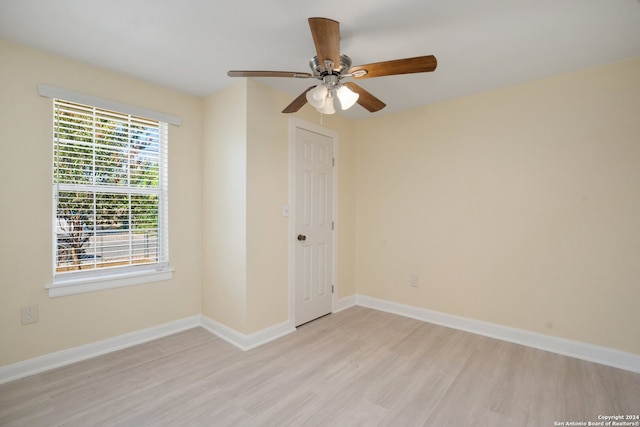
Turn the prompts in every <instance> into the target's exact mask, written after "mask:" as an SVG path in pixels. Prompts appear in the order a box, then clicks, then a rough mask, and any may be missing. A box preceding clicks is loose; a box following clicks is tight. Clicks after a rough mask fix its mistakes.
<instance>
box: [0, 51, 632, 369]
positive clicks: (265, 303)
mask: <svg viewBox="0 0 640 427" xmlns="http://www.w3.org/2000/svg"><path fill="white" fill-rule="evenodd" d="M0 58H1V59H2V64H3V66H2V67H0V85H1V87H0V94H1V95H0V96H1V99H0V178H1V179H0V182H1V184H0V185H1V186H2V187H1V188H2V193H1V196H2V200H3V201H5V202H3V209H2V211H0V212H1V213H0V224H1V227H2V229H1V230H2V237H1V245H0V251H1V253H0V268H1V269H2V271H3V272H4V275H3V279H2V285H1V287H0V365H5V364H10V363H14V362H17V361H21V360H26V359H29V358H32V357H35V356H39V355H43V354H47V353H51V352H55V351H58V350H62V349H65V348H70V347H75V346H80V345H83V344H88V343H91V342H95V341H98V340H101V339H105V338H110V337H114V336H118V335H122V334H124V333H127V332H132V331H136V330H140V329H144V328H147V327H151V326H156V325H159V324H162V323H165V322H170V321H172V320H178V319H182V318H185V317H188V316H191V315H195V314H199V313H203V314H204V315H205V316H208V317H210V318H212V319H214V320H216V321H218V322H220V323H222V324H224V325H226V326H228V327H230V328H232V329H234V330H236V331H238V332H240V333H243V334H250V333H252V332H256V331H259V330H261V329H264V328H267V327H269V326H273V325H275V324H278V323H281V322H283V321H285V320H287V313H288V312H287V309H288V301H287V298H288V292H287V289H288V275H287V271H288V270H287V269H288V266H287V260H288V256H287V253H288V244H289V242H288V232H287V231H288V226H287V221H288V220H287V219H286V218H284V217H282V213H281V209H282V205H284V204H287V203H288V126H289V122H288V120H289V116H287V115H283V114H280V113H279V111H281V110H282V108H284V106H286V105H287V104H288V103H289V102H290V100H291V97H290V96H289V95H285V94H282V93H279V92H276V91H274V90H272V89H269V88H267V87H265V86H263V85H261V84H260V83H258V82H255V81H247V80H244V79H242V80H238V81H237V82H234V84H233V85H231V86H230V87H228V88H227V89H224V90H222V91H220V92H218V93H215V94H213V95H211V96H209V97H207V98H206V99H204V100H200V99H197V98H193V97H190V96H187V95H183V94H180V93H176V92H175V91H172V90H169V89H166V88H162V87H158V86H155V85H152V84H149V83H145V82H141V81H138V80H135V79H131V78H128V77H126V76H122V75H118V74H114V73H110V72H108V71H104V70H99V69H96V68H92V67H89V66H86V65H83V64H80V63H77V62H74V61H70V60H67V59H64V58H61V57H57V56H53V55H49V54H44V53H41V52H39V51H36V50H31V49H28V48H24V47H20V46H18V45H14V44H11V43H8V42H4V41H0ZM638 76H640V60H632V61H627V62H623V63H620V64H614V65H610V66H607V67H600V68H596V69H591V70H586V71H584V72H580V73H575V74H571V75H566V76H560V77H556V78H552V79H547V80H544V81H539V82H534V83H531V84H527V85H521V86H517V87H512V88H508V89H504V90H500V91H495V92H491V93H485V94H480V95H476V96H472V97H468V98H463V99H459V100H455V101H451V102H447V103H442V104H438V105H434V106H430V107H424V108H421V109H416V110H412V111H407V112H403V113H398V114H394V115H390V116H383V117H380V118H374V119H369V120H364V121H360V122H352V121H350V120H348V119H346V118H344V117H341V116H340V115H335V116H325V117H323V118H322V119H321V116H320V115H319V114H318V113H317V112H315V111H314V110H313V109H312V108H310V107H308V106H307V107H304V108H303V109H302V110H301V111H300V112H298V113H296V114H295V116H296V117H298V118H301V119H304V120H307V121H309V122H312V123H315V124H318V125H322V126H325V127H327V128H329V129H332V130H335V131H337V132H338V135H339V144H338V155H337V160H338V163H337V174H338V180H337V190H338V194H337V202H338V203H337V218H336V220H337V238H338V245H337V259H338V265H337V283H336V285H337V290H338V298H345V297H348V296H352V295H354V294H356V293H359V294H363V295H369V296H373V297H377V298H383V299H387V300H390V301H396V302H401V303H406V304H411V305H416V306H419V307H423V308H428V309H433V310H438V311H442V312H445V313H450V314H455V315H461V316H465V317H470V318H473V319H479V320H486V321H490V322H495V323H498V324H501V325H506V326H513V327H516V328H522V329H526V330H531V331H536V332H541V333H545V334H550V335H555V336H559V337H563V338H569V339H574V340H578V341H583V342H587V343H593V344H599V345H603V346H607V347H612V348H618V349H621V350H625V351H629V352H633V353H636V354H640V342H639V341H640V339H639V338H638V334H637V333H636V330H635V329H636V326H637V317H635V313H637V307H636V305H637V301H638V300H639V299H640V298H639V297H640V290H639V288H638V286H636V285H637V283H638V282H640V271H639V269H640V267H639V266H640V263H639V262H638V260H639V259H640V244H639V243H638V242H640V227H639V226H638V224H639V223H640V222H639V221H638V218H640V172H639V171H640V167H639V165H640V144H639V143H638V138H637V135H638V134H640V128H639V125H638V124H637V122H638V120H637V113H638V111H640V81H639V77H638ZM38 83H45V84H49V85H53V86H59V87H62V88H65V89H69V90H72V91H77V92H83V93H86V94H88V95H93V96H99V97H104V98H109V99H114V100H116V101H119V102H123V103H128V104H132V105H139V106H142V107H146V108H149V109H153V110H158V111H163V112H167V113H170V114H175V115H178V116H181V117H182V119H183V125H182V126H179V127H175V126H172V127H171V128H170V139H171V147H170V183H169V184H170V229H171V235H170V239H171V243H170V245H171V247H170V252H171V265H172V266H173V267H174V268H175V270H176V271H175V275H174V279H173V280H171V281H168V282H160V283H154V284H147V285H139V286H132V287H127V288H120V289H114V290H107V291H101V292H94V293H88V294H81V295H74V296H68V297H60V298H55V299H50V298H49V297H48V295H47V292H46V290H45V288H44V286H45V284H47V283H48V282H49V281H50V280H51V268H52V266H51V255H50V251H51V238H50V231H51V220H50V214H51V187H50V182H51V133H52V132H51V129H50V123H51V101H50V100H49V99H46V98H42V97H39V96H38V95H37V84H38ZM354 108H360V107H357V106H356V107H354ZM15 177H20V180H17V179H16V178H15ZM9 184H10V185H9ZM7 201H12V202H11V203H8V202H7ZM25 254H27V255H28V256H25ZM411 274H416V275H418V276H419V279H420V284H419V286H420V287H419V288H417V289H416V288H412V287H410V286H409V276H410V275H411ZM28 304H38V305H39V307H40V322H38V323H36V324H32V325H27V326H22V325H20V307H21V306H24V305H28Z"/></svg>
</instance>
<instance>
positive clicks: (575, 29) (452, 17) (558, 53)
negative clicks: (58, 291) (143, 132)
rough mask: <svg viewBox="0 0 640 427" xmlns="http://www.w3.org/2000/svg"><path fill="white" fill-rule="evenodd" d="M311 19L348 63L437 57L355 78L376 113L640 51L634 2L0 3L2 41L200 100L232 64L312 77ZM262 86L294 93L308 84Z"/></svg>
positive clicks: (638, 2) (357, 112)
mask: <svg viewBox="0 0 640 427" xmlns="http://www.w3.org/2000/svg"><path fill="white" fill-rule="evenodd" d="M312 16H320V17H326V18H331V19H334V20H337V21H339V22H340V29H341V48H342V49H341V50H342V53H343V54H346V55H349V56H350V57H351V58H352V60H353V65H359V64H366V63H371V62H379V61H385V60H391V59H399V58H407V57H412V56H420V55H429V54H433V55H435V56H436V58H437V59H438V68H437V70H436V71H435V72H433V73H422V74H412V75H403V76H389V77H380V78H374V79H366V80H362V81H359V82H358V83H359V84H360V85H361V86H362V87H364V88H365V89H366V90H368V91H369V92H371V93H373V94H374V95H375V96H377V97H378V98H380V99H381V100H383V101H384V102H386V104H387V107H386V108H385V109H383V110H381V111H380V112H378V113H374V115H381V114H388V113H390V112H395V111H400V110H404V109H408V108H413V107H417V106H421V105H426V104H431V103H434V102H439V101H444V100H448V99H452V98H457V97H461V96H465V95H470V94H474V93H478V92H483V91H487V90H492V89H497V88H501V87H505V86H510V85H515V84H520V83H524V82H527V81H532V80H537V79H541V78H545V77H548V76H553V75H557V74H562V73H567V72H571V71H577V70H581V69H584V68H588V67H592V66H597V65H602V64H607V63H612V62H617V61H621V60H624V59H628V58H633V57H639V56H640V0H529V1H525V0H366V1H364V0H341V1H336V0H323V1H305V0H263V1H257V0H256V1H250V0H232V1H222V0H110V1H97V0H0V37H2V38H5V39H8V40H13V41H16V42H19V43H23V44H26V45H30V46H34V47H38V48H41V49H44V50H46V51H50V52H53V53H57V54H61V55H64V56H67V57H70V58H74V59H78V60H81V61H83V62H86V63H89V64H93V65H96V66H99V67H103V68H106V69H110V70H114V71H118V72H122V73H125V74H128V75H131V76H135V77H139V78H142V79H145V80H148V81H151V82H155V83H158V84H161V85H164V86H168V87H172V88H175V89H178V90H180V91H183V92H186V93H189V94H193V95H197V96H206V95H209V94H211V93H213V92H215V91H217V90H219V89H221V88H224V87H225V86H228V85H230V84H232V83H233V79H231V78H230V77H227V75H226V72H227V70H230V69H243V70H283V71H303V72H309V71H310V69H309V68H308V65H307V64H308V61H309V59H310V58H311V57H312V56H314V55H315V50H314V45H313V40H312V38H311V33H310V32H309V25H308V23H307V18H308V17H312ZM0 64H1V58H0ZM0 66H1V65H0ZM260 81H261V82H263V83H265V84H267V85H269V86H271V87H274V88H276V89H279V90H282V91H284V92H287V93H289V94H290V95H291V97H292V99H293V98H294V97H295V96H297V95H298V94H300V93H301V92H302V91H303V90H304V89H306V88H307V87H308V86H310V85H312V84H314V83H315V82H316V80H313V81H311V83H310V81H309V80H305V79H282V78H270V79H260ZM284 107H285V105H283V106H282V108H284ZM303 108H311V107H310V106H305V107H303ZM340 114H344V115H346V116H348V117H351V118H353V119H361V118H366V117H371V116H372V114H371V113H369V112H367V111H366V110H364V109H363V108H361V107H360V106H354V107H353V108H352V109H351V110H349V111H347V112H343V113H340Z"/></svg>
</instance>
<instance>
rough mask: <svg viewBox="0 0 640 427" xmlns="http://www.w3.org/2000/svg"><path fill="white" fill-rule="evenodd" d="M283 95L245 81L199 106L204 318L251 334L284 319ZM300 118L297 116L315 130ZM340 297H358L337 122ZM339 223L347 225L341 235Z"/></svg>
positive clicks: (350, 177) (333, 121)
mask: <svg viewBox="0 0 640 427" xmlns="http://www.w3.org/2000/svg"><path fill="white" fill-rule="evenodd" d="M290 101H291V97H290V96H289V95H285V94H283V93H280V92H277V91H274V90H273V89H270V88H268V87H266V86H264V85H262V84H260V83H258V82H256V81H252V80H244V79H243V80H241V81H239V82H237V83H235V84H234V85H232V86H231V87H229V88H227V89H224V90H222V91H220V92H218V93H215V94H213V95H211V96H209V97H207V99H206V100H205V114H204V116H205V132H204V156H203V159H204V165H205V166H204V180H205V183H204V189H203V190H204V193H203V200H204V207H205V213H204V217H203V219H204V223H203V228H204V230H205V234H204V235H205V239H204V248H205V249H204V251H203V253H204V262H203V266H204V276H203V279H204V281H203V314H204V315H206V316H208V317H210V318H211V319H213V320H215V321H217V322H220V323H222V324H224V325H226V326H229V327H231V328H233V329H234V330H236V331H238V332H240V333H243V334H250V333H253V332H257V331H259V330H262V329H265V328H268V327H270V326H274V325H277V324H279V323H282V322H285V321H287V318H288V304H289V302H288V289H289V288H288V287H289V283H288V247H289V246H288V244H289V241H288V218H285V217H283V216H282V207H283V206H284V205H287V204H288V203H289V200H288V189H289V182H288V177H289V172H288V168H289V117H290V116H289V115H284V114H281V113H280V111H281V110H282V109H283V108H284V107H285V106H286V105H287V104H288V103H289V102H290ZM307 110H310V109H303V110H302V111H300V112H299V113H298V114H296V116H297V117H299V118H302V119H304V120H307V121H314V122H317V120H318V119H319V115H318V114H314V112H313V110H311V111H307ZM323 126H325V127H327V128H329V129H333V130H336V131H338V133H339V134H340V138H339V147H338V148H339V153H338V157H339V159H340V161H341V162H342V163H341V164H344V171H342V169H341V172H340V176H339V182H338V195H337V197H338V218H337V223H338V224H339V228H338V233H339V235H338V250H337V252H338V272H337V288H338V292H339V297H342V296H349V295H353V294H354V293H355V235H354V232H355V226H354V225H355V224H354V220H355V216H354V209H355V167H354V166H355V163H354V161H355V158H354V152H355V148H354V147H355V145H354V140H353V135H354V124H353V122H351V121H350V120H347V119H344V118H340V117H338V116H335V117H331V118H329V119H328V120H327V118H325V119H324V123H323ZM341 224H343V226H340V225H341Z"/></svg>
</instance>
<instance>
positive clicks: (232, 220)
mask: <svg viewBox="0 0 640 427" xmlns="http://www.w3.org/2000/svg"><path fill="white" fill-rule="evenodd" d="M203 116H204V132H203V153H202V160H201V162H202V165H201V167H202V170H203V186H202V200H203V221H202V235H203V242H202V254H203V281H202V313H203V315H205V316H207V317H209V318H211V319H213V320H215V321H216V322H219V323H221V324H223V325H225V326H227V327H229V328H231V329H233V330H235V331H237V332H240V333H243V334H244V333H246V332H247V231H246V226H247V81H246V80H245V79H242V80H239V81H238V82H237V83H236V84H234V85H232V86H230V87H228V88H226V89H224V90H222V91H220V92H217V93H215V94H213V95H210V96H209V97H207V98H206V99H205V100H204V114H203Z"/></svg>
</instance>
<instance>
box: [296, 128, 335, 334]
mask: <svg viewBox="0 0 640 427" xmlns="http://www.w3.org/2000/svg"><path fill="white" fill-rule="evenodd" d="M295 132H296V133H295V144H296V150H295V152H296V165H295V180H296V182H295V209H296V210H295V233H294V235H293V238H294V239H295V241H294V242H293V244H294V245H295V266H294V269H295V272H294V277H295V320H296V321H295V323H296V326H298V325H301V324H303V323H306V322H309V321H311V320H313V319H316V318H318V317H321V316H324V315H325V314H328V313H330V312H331V300H332V281H333V138H331V137H329V136H326V135H321V134H319V133H315V132H312V131H309V130H307V129H301V128H299V127H296V131H295Z"/></svg>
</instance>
